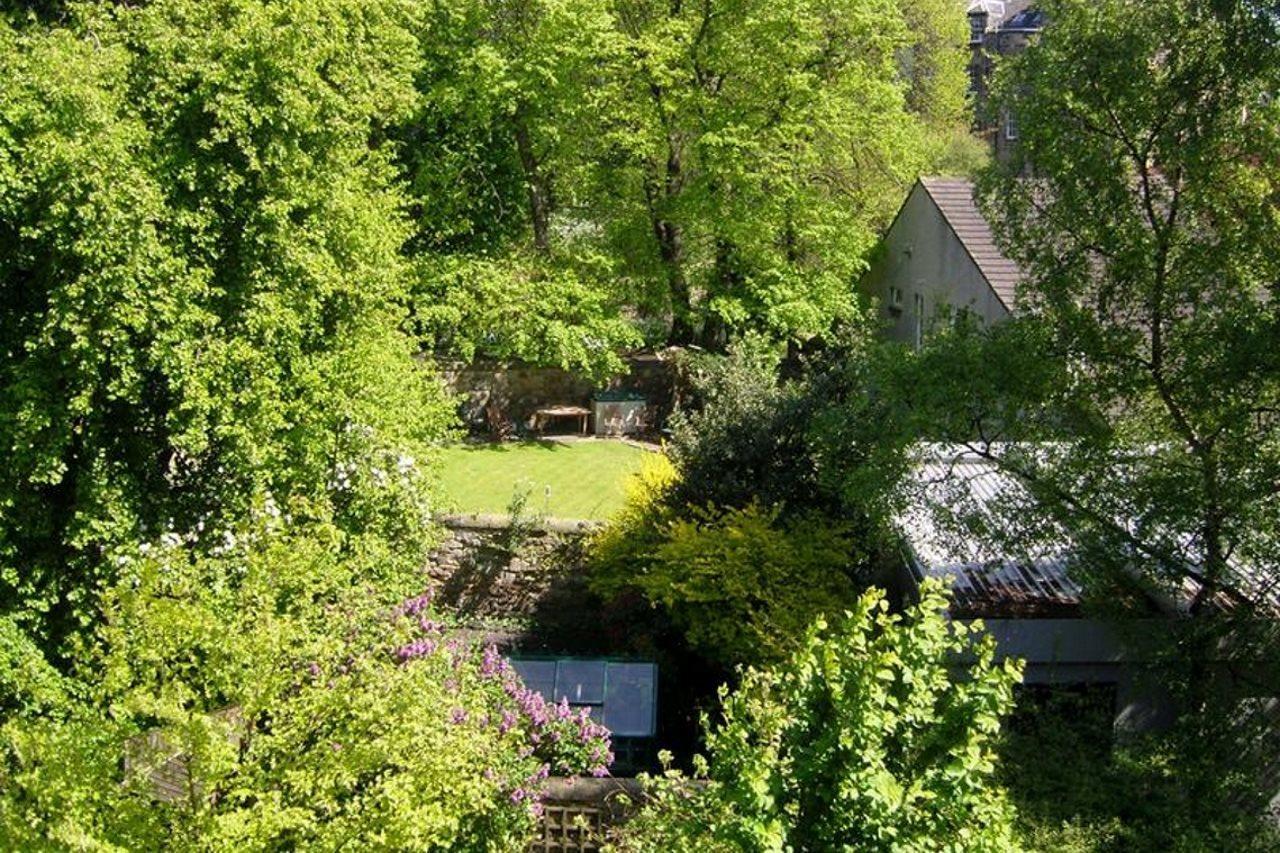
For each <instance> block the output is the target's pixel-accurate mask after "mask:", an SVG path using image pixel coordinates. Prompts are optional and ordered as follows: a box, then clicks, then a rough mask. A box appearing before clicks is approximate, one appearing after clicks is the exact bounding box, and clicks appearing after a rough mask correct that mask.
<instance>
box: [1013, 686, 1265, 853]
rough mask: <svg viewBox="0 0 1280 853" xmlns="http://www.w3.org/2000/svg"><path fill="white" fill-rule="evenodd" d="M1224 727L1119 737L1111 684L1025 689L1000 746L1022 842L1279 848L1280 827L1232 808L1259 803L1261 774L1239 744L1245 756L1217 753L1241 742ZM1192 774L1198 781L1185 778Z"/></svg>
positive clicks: (1039, 845) (1055, 847) (1053, 847)
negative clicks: (1227, 760)
mask: <svg viewBox="0 0 1280 853" xmlns="http://www.w3.org/2000/svg"><path fill="white" fill-rule="evenodd" d="M1042 690H1043V688H1042ZM1224 734H1225V735H1226V736H1225V737H1214V736H1212V735H1209V736H1206V733H1205V732H1204V731H1203V730H1202V729H1201V727H1198V726H1176V727H1174V728H1173V729H1171V730H1168V731H1153V732H1146V733H1142V734H1137V733H1129V734H1128V735H1127V736H1126V737H1124V738H1123V739H1121V740H1119V741H1117V739H1116V732H1115V706H1114V697H1113V696H1111V695H1110V692H1109V691H1107V690H1106V689H1101V690H1099V689H1098V688H1096V687H1095V688H1094V692H1092V693H1091V692H1089V691H1087V690H1083V691H1082V690H1072V689H1071V688H1058V689H1057V690H1055V691H1053V692H1049V691H1045V692H1042V693H1039V694H1032V695H1027V696H1023V697H1022V698H1020V699H1019V701H1018V709H1017V711H1016V712H1015V714H1014V717H1013V719H1012V720H1011V721H1010V722H1009V723H1008V724H1007V725H1006V727H1005V732H1004V734H1003V736H1002V740H1003V743H1002V744H1001V747H1000V771H1001V772H1000V775H1001V778H1002V780H1003V781H1004V783H1005V785H1006V786H1007V787H1008V789H1009V796H1010V799H1012V800H1013V802H1014V803H1015V805H1016V806H1017V810H1018V828H1019V835H1020V836H1021V838H1022V841H1023V845H1024V846H1025V847H1026V848H1027V849H1031V850H1045V851H1071V853H1076V851H1079V853H1095V851H1097V852H1098V853H1100V851H1115V853H1120V851H1152V853H1155V851H1165V850H1176V851H1187V853H1190V851H1200V850H1238V851H1258V853H1262V851H1266V850H1275V849H1276V845H1277V843H1280V838H1278V837H1277V835H1276V829H1275V827H1274V826H1268V825H1267V824H1265V823H1263V822H1260V821H1259V820H1258V819H1257V815H1256V813H1255V812H1250V811H1249V810H1248V809H1247V808H1238V807H1232V805H1231V804H1238V803H1248V802H1252V801H1253V798H1254V797H1255V796H1256V791H1257V788H1258V777H1257V775H1256V774H1255V773H1254V772H1253V770H1254V767H1255V764H1254V762H1253V761H1251V760H1248V759H1247V757H1244V756H1241V755H1240V753H1239V752H1238V751H1237V752H1236V754H1235V757H1236V758H1237V759H1243V760H1237V761H1235V762H1233V766H1230V767H1224V766H1223V762H1222V761H1221V757H1220V755H1219V754H1218V753H1219V752H1220V751H1222V750H1238V749H1239V743H1238V742H1234V743H1233V740H1234V736H1233V734H1232V733H1230V732H1225V733H1224ZM1260 734H1261V737H1260V739H1259V742H1258V746H1259V747H1260V748H1262V749H1268V750H1271V751H1272V752H1274V751H1275V749H1276V734H1275V732H1274V731H1271V732H1270V734H1262V733H1261V732H1260ZM1193 778H1194V779H1198V780H1200V783H1199V784H1198V785H1195V786H1193V785H1190V784H1188V780H1189V779H1193ZM1224 804H1225V807H1224Z"/></svg>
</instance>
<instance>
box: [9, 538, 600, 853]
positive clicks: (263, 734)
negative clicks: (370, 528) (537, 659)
mask: <svg viewBox="0 0 1280 853" xmlns="http://www.w3.org/2000/svg"><path fill="white" fill-rule="evenodd" d="M331 536H332V531H326V530H324V529H320V528H313V529H306V530H300V531H295V532H294V533H289V534H286V533H283V532H276V533H272V534H269V535H244V536H241V537H239V541H240V542H241V543H251V544H248V545H245V544H239V545H236V546H234V547H231V548H229V550H228V551H227V552H226V553H224V554H222V555H220V556H217V557H210V556H199V555H198V554H197V552H195V551H193V550H192V549H190V548H189V547H188V546H186V545H184V544H182V543H168V544H164V545H158V546H156V547H153V548H151V549H148V550H147V553H146V554H135V555H134V556H133V557H132V558H131V559H129V560H128V561H127V563H125V564H123V565H122V567H121V572H122V581H121V583H120V584H118V585H116V586H115V587H113V588H112V589H110V590H109V591H108V592H107V593H106V594H105V596H104V600H103V606H104V612H105V615H106V620H105V624H104V626H103V628H102V629H101V630H100V631H99V632H98V635H97V638H96V643H95V644H94V646H93V647H92V649H90V650H87V652H86V654H85V656H84V658H83V666H82V667H81V669H80V670H79V671H78V672H77V677H76V678H75V679H74V689H71V690H69V691H68V692H69V694H70V695H73V696H77V697H79V698H78V699H76V700H74V701H72V702H70V703H69V706H70V707H67V709H66V710H65V711H61V710H59V711H49V712H40V711H37V712H33V713H27V714H19V715H14V716H11V717H10V718H9V719H8V720H6V721H5V722H4V723H3V724H0V848H4V849H31V848H34V847H41V846H47V845H49V844H51V843H52V844H54V845H57V846H75V847H119V848H125V849H177V850H182V849H196V848H199V849H202V850H207V849H236V850H240V849H247V850H254V849H268V848H270V849H279V848H282V847H290V848H302V849H313V848H319V849H334V848H337V847H340V846H344V845H345V846H354V847H370V846H373V847H380V848H386V849H409V850H464V851H468V850H474V851H481V850H511V849H519V848H521V847H522V846H523V845H524V844H526V843H527V840H528V838H529V834H530V833H531V831H532V830H533V829H534V827H535V821H536V819H537V817H538V815H539V814H540V811H541V804H540V796H541V790H542V783H543V780H544V779H545V778H546V777H547V776H548V775H549V774H552V773H556V774H560V773H565V774H574V773H589V772H594V773H600V774H602V773H605V772H607V767H608V764H609V762H610V761H611V760H612V756H611V755H610V752H609V740H608V736H607V733H606V732H605V731H604V729H603V728H602V727H601V726H599V725H597V724H596V723H595V722H593V721H592V720H591V719H590V718H588V717H586V716H584V715H583V714H580V713H574V712H573V711H572V710H571V709H570V708H569V707H568V706H567V705H563V704H562V705H551V704H548V703H547V702H546V701H545V700H543V698H542V697H541V696H539V695H538V694H536V693H534V692H532V691H529V690H527V689H526V688H525V687H524V686H523V685H522V684H521V683H520V682H519V679H518V678H517V677H516V675H515V673H514V672H513V671H512V670H511V668H510V666H509V665H508V664H507V663H506V661H505V660H503V659H502V657H501V656H500V655H499V654H498V653H497V651H496V650H495V649H493V648H478V647H476V646H474V645H471V644H468V643H465V642H463V641H462V640H460V639H458V638H457V637H454V636H451V635H450V631H449V630H448V627H447V625H446V624H445V621H444V616H443V614H441V613H437V612H436V611H435V610H434V609H433V608H432V606H431V601H430V596H429V595H425V594H424V595H415V596H412V597H409V598H407V599H404V598H399V599H398V600H397V598H392V597H391V595H390V594H389V593H388V592H386V591H385V590H387V589H403V588H405V587H407V586H408V585H409V584H410V583H412V581H413V578H412V577H402V578H398V579H394V578H393V579H392V580H393V581H395V582H387V579H386V578H381V577H380V578H379V582H378V583H377V584H370V583H367V582H366V581H365V580H364V578H365V577H366V576H368V574H370V573H373V572H374V568H375V567H373V566H370V565H367V564H365V562H364V561H363V560H362V558H361V557H359V556H358V555H356V554H344V555H343V556H337V555H336V551H337V549H335V548H334V547H333V546H332V543H331ZM383 571H385V569H383ZM414 574H415V575H416V572H415V573H414ZM419 579H420V578H419ZM63 707H66V703H64V706H63ZM148 743H149V744H150V746H145V744H148ZM140 744H143V745H144V746H139V745H140ZM125 756H129V757H130V760H129V762H128V770H127V771H123V772H122V770H121V760H122V758H124V757H125ZM175 762H176V766H178V767H180V768H181V769H180V772H178V775H177V778H176V781H177V784H176V785H175V786H172V787H173V788H174V790H173V791H172V792H171V794H170V796H167V797H165V798H163V799H159V798H158V792H157V787H156V784H155V782H156V773H157V771H160V772H161V775H162V776H167V777H169V778H170V781H173V774H174V772H175V771H174V767H175ZM158 799H159V801H158Z"/></svg>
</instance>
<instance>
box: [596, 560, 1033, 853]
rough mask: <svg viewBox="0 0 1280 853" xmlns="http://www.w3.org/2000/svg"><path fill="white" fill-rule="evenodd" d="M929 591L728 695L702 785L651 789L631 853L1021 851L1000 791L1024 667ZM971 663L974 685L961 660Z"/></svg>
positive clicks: (676, 783)
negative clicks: (1002, 751)
mask: <svg viewBox="0 0 1280 853" xmlns="http://www.w3.org/2000/svg"><path fill="white" fill-rule="evenodd" d="M945 606H946V597H945V595H944V594H943V593H942V591H941V590H940V589H939V588H938V587H937V586H929V585H926V587H925V588H924V590H923V595H922V598H921V601H920V603H919V604H918V605H917V606H916V607H914V608H912V609H911V610H910V611H908V613H907V614H906V615H905V616H898V615H891V614H890V613H889V612H888V608H887V604H886V602H885V601H884V598H883V594H882V593H879V592H875V591H873V592H869V593H867V594H866V595H864V596H862V597H861V598H860V599H859V600H858V602H857V605H856V607H855V609H854V611H853V612H852V613H851V614H849V615H848V617H847V618H846V619H845V621H844V622H843V623H842V625H841V627H840V628H837V629H829V628H827V627H826V626H825V625H824V623H822V622H821V621H820V622H818V623H817V624H816V625H815V626H814V627H813V628H812V629H811V630H810V631H809V632H808V634H807V635H806V637H805V640H804V642H803V644H802V647H801V648H800V649H799V650H798V651H797V652H795V653H794V655H792V656H791V657H790V658H788V659H787V660H786V661H785V662H784V663H782V664H780V665H778V666H776V667H773V668H770V669H765V670H754V669H753V670H748V671H747V673H746V674H745V675H744V676H743V679H742V683H741V685H740V686H739V687H737V688H736V689H735V690H733V691H725V693H724V694H723V702H724V711H723V720H721V721H720V722H719V724H717V725H715V726H714V727H711V728H710V729H709V730H708V732H707V750H708V758H707V759H706V760H705V761H702V762H700V766H699V769H698V771H697V773H696V774H695V776H694V777H693V778H692V779H691V778H688V777H685V776H684V775H683V774H681V773H679V772H676V771H668V772H667V773H665V774H664V775H663V776H661V777H658V778H655V779H651V780H649V788H650V791H651V793H652V799H651V800H649V801H647V802H646V804H645V805H644V808H643V809H642V811H641V813H640V815H639V816H638V817H637V818H636V819H635V820H634V821H633V822H632V823H630V824H628V825H627V827H626V828H625V830H623V832H622V836H621V838H620V839H619V841H618V843H617V846H618V848H619V849H622V850H659V849H661V850H671V851H721V850H722V851H735V853H736V851H766V850H868V851H870V850H954V849H963V850H975V851H979V850H1012V849H1016V846H1015V844H1014V838H1013V833H1012V819H1013V812H1012V809H1011V808H1010V806H1009V804H1008V801H1007V800H1006V798H1005V795H1004V793H1003V791H1002V790H1001V788H1000V787H999V785H998V783H997V781H996V777H995V770H996V766H995V757H996V756H995V746H996V739H997V735H998V733H999V730H1000V723H1001V718H1002V716H1003V715H1004V714H1006V713H1007V712H1008V711H1009V709H1010V707H1011V705H1012V698H1013V692H1012V691H1013V685H1014V683H1015V682H1017V681H1018V678H1019V668H1018V666H1017V665H1016V664H1015V663H1013V662H1011V661H1004V662H997V661H996V660H995V657H994V652H995V649H994V643H993V642H992V641H991V640H990V639H984V640H977V639H976V638H975V636H974V634H976V632H977V631H979V630H980V628H971V627H968V626H964V625H960V624H958V623H953V622H950V621H949V620H947V619H946V618H945V617H944V615H943V610H944V608H945ZM957 655H968V656H972V662H971V663H969V664H968V665H967V666H966V667H965V672H964V673H963V676H960V675H957V674H954V673H953V672H952V670H953V668H954V666H955V656H957Z"/></svg>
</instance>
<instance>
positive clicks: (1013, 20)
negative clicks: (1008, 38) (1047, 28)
mask: <svg viewBox="0 0 1280 853" xmlns="http://www.w3.org/2000/svg"><path fill="white" fill-rule="evenodd" d="M1011 5H1012V4H1011ZM1046 20H1047V18H1046V16H1045V14H1044V12H1041V11H1040V10H1039V9H1026V8H1024V9H1022V10H1020V11H1018V12H1015V13H1014V14H1008V12H1006V15H1005V19H1004V21H1003V22H1002V23H1001V24H1000V30H1001V32H1008V31H1010V30H1030V31H1033V32H1038V31H1040V30H1043V29H1044V25H1045V21H1046Z"/></svg>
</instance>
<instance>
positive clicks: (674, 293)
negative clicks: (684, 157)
mask: <svg viewBox="0 0 1280 853" xmlns="http://www.w3.org/2000/svg"><path fill="white" fill-rule="evenodd" d="M659 171H660V170H659V169H658V168H652V167H651V168H649V169H647V170H646V172H647V174H646V176H645V181H644V192H645V200H646V202H647V203H648V207H649V221H650V223H651V225H652V226H653V236H654V238H655V239H656V240H657V242H658V256H659V257H660V258H661V259H662V266H663V267H664V268H665V269H666V273H667V295H668V297H669V298H670V300H671V337H670V342H671V343H673V344H690V343H693V341H694V339H695V337H696V334H697V333H696V330H695V328H694V325H693V292H692V290H691V289H690V287H689V280H688V278H686V277H685V272H684V232H683V229H682V228H681V227H680V225H679V223H677V222H673V221H671V220H670V219H667V218H666V216H665V211H666V209H667V206H668V203H669V202H670V201H671V200H672V199H674V198H676V197H677V196H678V195H679V193H680V189H681V187H682V185H683V180H684V174H683V172H684V168H683V164H682V163H681V161H680V149H679V145H678V144H677V143H676V141H675V140H674V139H670V138H669V139H668V143H667V161H666V163H665V164H664V167H663V168H662V170H661V171H662V172H663V174H661V176H660V175H659Z"/></svg>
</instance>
